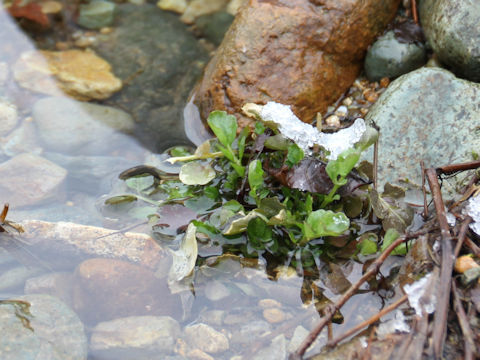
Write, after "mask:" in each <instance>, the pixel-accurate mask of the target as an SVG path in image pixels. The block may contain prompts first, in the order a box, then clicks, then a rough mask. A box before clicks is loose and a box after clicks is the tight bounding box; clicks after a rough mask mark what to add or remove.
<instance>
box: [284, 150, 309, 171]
mask: <svg viewBox="0 0 480 360" xmlns="http://www.w3.org/2000/svg"><path fill="white" fill-rule="evenodd" d="M304 156H305V153H304V152H303V150H302V149H300V148H299V147H298V145H297V144H291V145H290V146H289V147H288V153H287V161H286V163H287V165H288V167H290V168H291V167H292V166H294V165H297V164H298V163H299V162H300V161H302V160H303V158H304Z"/></svg>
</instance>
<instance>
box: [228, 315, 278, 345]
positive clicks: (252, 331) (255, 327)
mask: <svg viewBox="0 0 480 360" xmlns="http://www.w3.org/2000/svg"><path fill="white" fill-rule="evenodd" d="M271 330H272V326H271V325H270V324H269V323H268V322H266V321H264V320H255V321H251V322H249V323H247V324H245V325H243V326H241V327H240V328H239V330H238V331H237V332H235V333H234V334H233V336H232V342H235V343H240V344H249V343H252V342H253V341H255V340H256V339H257V338H258V337H260V336H262V335H263V334H265V333H268V332H270V331H271Z"/></svg>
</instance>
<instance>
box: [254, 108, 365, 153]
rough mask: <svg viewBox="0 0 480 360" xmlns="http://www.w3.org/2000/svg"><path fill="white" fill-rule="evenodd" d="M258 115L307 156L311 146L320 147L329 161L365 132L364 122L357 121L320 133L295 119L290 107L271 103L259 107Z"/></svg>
mask: <svg viewBox="0 0 480 360" xmlns="http://www.w3.org/2000/svg"><path fill="white" fill-rule="evenodd" d="M259 115H260V117H261V118H262V120H263V121H265V122H273V123H275V124H276V125H277V126H278V130H279V131H280V132H281V133H282V134H283V135H284V136H285V137H287V138H289V139H290V140H292V141H294V142H295V143H296V144H297V145H298V146H299V147H300V148H301V149H302V150H303V151H304V152H305V153H307V154H309V153H311V148H312V147H313V145H315V144H316V145H320V146H321V147H323V148H324V149H325V150H327V151H329V152H330V154H329V155H327V158H328V159H329V160H335V159H336V158H337V156H338V155H339V154H340V153H341V152H343V151H345V150H347V149H349V148H351V147H353V145H355V144H356V143H357V142H358V141H359V140H360V138H361V137H362V135H363V133H364V132H365V130H366V125H365V121H364V120H363V119H357V120H355V122H354V123H353V125H352V126H350V127H349V128H346V129H342V130H339V131H337V132H336V133H333V134H326V133H322V132H319V131H318V130H317V129H316V128H315V127H313V126H312V125H309V124H306V123H304V122H302V121H301V120H300V119H299V118H298V117H296V116H295V114H294V113H293V112H292V110H291V109H290V106H288V105H283V104H279V103H276V102H272V101H270V102H268V103H267V104H266V105H265V106H262V107H261V110H260V113H259Z"/></svg>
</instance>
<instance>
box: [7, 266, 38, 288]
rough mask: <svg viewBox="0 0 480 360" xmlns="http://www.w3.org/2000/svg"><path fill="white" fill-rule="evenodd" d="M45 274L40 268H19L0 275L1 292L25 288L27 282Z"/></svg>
mask: <svg viewBox="0 0 480 360" xmlns="http://www.w3.org/2000/svg"><path fill="white" fill-rule="evenodd" d="M43 272H45V269H42V268H39V267H26V266H18V267H14V268H12V269H10V270H6V271H2V272H1V273H0V291H8V290H12V289H16V288H19V287H22V288H23V286H24V284H25V281H26V280H27V279H28V278H30V277H33V276H37V275H39V274H41V273H43Z"/></svg>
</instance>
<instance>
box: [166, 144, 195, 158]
mask: <svg viewBox="0 0 480 360" xmlns="http://www.w3.org/2000/svg"><path fill="white" fill-rule="evenodd" d="M170 155H171V156H175V157H177V156H188V155H191V153H190V151H189V149H188V148H186V147H185V146H175V147H174V148H172V149H170Z"/></svg>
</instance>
